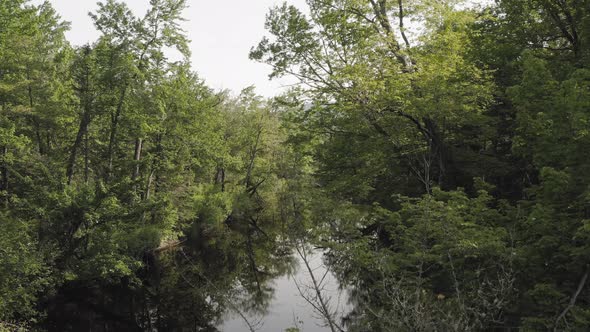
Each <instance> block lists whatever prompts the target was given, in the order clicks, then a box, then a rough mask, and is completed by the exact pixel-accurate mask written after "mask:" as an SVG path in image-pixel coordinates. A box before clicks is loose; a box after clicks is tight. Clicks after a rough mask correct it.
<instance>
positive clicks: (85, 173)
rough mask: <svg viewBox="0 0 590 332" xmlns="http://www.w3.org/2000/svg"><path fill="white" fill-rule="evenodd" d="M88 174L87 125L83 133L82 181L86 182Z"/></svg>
mask: <svg viewBox="0 0 590 332" xmlns="http://www.w3.org/2000/svg"><path fill="white" fill-rule="evenodd" d="M89 175H90V159H89V157H88V127H86V132H85V133H84V183H86V184H88V177H89Z"/></svg>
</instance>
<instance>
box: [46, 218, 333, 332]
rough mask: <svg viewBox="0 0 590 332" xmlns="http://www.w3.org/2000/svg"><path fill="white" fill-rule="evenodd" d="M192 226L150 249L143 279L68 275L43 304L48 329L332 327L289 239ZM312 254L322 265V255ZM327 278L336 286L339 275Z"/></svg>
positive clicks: (189, 329)
mask: <svg viewBox="0 0 590 332" xmlns="http://www.w3.org/2000/svg"><path fill="white" fill-rule="evenodd" d="M187 233H188V235H187V236H186V238H185V239H184V240H182V241H177V242H172V243H167V244H165V245H163V246H161V247H160V248H159V249H157V250H155V251H152V252H149V253H146V254H145V257H144V267H143V270H142V271H141V273H140V274H139V275H138V277H137V278H122V279H121V280H113V282H112V283H105V282H104V281H102V282H99V281H95V282H93V281H85V282H74V281H72V282H65V283H64V284H63V286H62V287H60V288H59V290H58V291H57V293H56V294H54V295H52V296H51V297H50V298H49V299H48V300H47V301H46V302H45V303H44V304H43V305H44V308H43V309H45V310H46V312H47V319H46V320H45V323H44V324H43V325H44V326H43V328H45V329H47V330H49V331H105V332H106V331H225V332H232V331H248V330H257V331H284V330H285V329H287V328H289V327H295V326H298V327H305V331H312V332H313V331H326V329H325V328H322V327H320V325H321V320H319V318H320V317H318V316H317V315H316V314H314V311H313V308H311V307H310V306H309V304H308V303H306V302H305V301H304V300H303V299H302V298H301V294H299V291H298V288H297V286H298V285H299V286H301V287H306V286H304V285H305V284H306V282H307V279H306V278H307V277H306V275H305V269H302V268H301V267H300V265H301V260H300V259H299V258H298V257H297V256H296V255H294V254H293V249H292V247H290V245H289V241H288V240H284V241H282V240H277V238H280V237H273V238H271V237H270V236H268V235H267V234H264V233H263V232H261V231H257V230H255V229H250V228H248V229H247V230H245V231H243V230H235V229H231V227H218V228H213V227H212V228H207V227H199V228H198V229H193V230H191V232H187ZM313 260H314V263H313V264H316V265H318V266H320V265H322V264H321V254H315V255H313ZM330 278H331V276H330ZM330 278H328V279H330ZM97 280H99V279H98V278H97ZM294 280H298V281H299V284H296V283H295V282H294ZM328 281H329V283H330V287H332V288H333V289H334V290H336V289H337V286H336V285H337V283H336V282H335V280H328Z"/></svg>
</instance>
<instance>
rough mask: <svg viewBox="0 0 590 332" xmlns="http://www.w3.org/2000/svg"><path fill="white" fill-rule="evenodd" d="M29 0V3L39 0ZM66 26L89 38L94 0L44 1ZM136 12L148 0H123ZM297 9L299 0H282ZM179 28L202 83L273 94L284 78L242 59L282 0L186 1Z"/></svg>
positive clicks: (75, 36) (75, 40)
mask: <svg viewBox="0 0 590 332" xmlns="http://www.w3.org/2000/svg"><path fill="white" fill-rule="evenodd" d="M42 2H43V0H34V1H33V3H36V4H38V3H42ZM50 2H51V3H52V4H53V6H54V8H55V9H56V10H57V12H58V13H60V15H61V16H62V18H63V19H64V20H66V21H69V22H71V24H72V28H71V31H70V32H68V34H67V37H68V39H69V40H70V42H71V43H72V44H74V45H82V44H85V43H87V42H92V41H95V40H96V39H97V37H98V33H97V32H96V30H95V29H94V26H93V24H92V21H91V20H90V18H89V17H88V12H90V11H94V10H95V9H96V7H97V6H96V2H97V0H50ZM125 2H126V3H127V5H128V6H129V7H130V8H131V9H132V10H133V11H134V12H135V13H136V14H137V15H138V16H143V14H145V12H146V11H147V8H148V4H149V0H126V1H125ZM288 2H289V3H292V4H295V5H296V6H298V7H300V8H303V7H304V4H305V1H304V0H288ZM187 3H188V5H189V8H187V9H186V11H185V13H184V16H185V17H186V18H187V20H188V21H187V22H185V23H184V29H185V30H186V33H187V35H188V37H189V39H190V40H191V41H192V43H191V51H192V65H193V69H194V70H196V71H197V72H198V73H199V75H200V76H201V77H202V78H204V79H205V80H206V82H207V84H208V85H209V86H211V87H213V88H215V89H231V90H233V91H235V92H239V91H240V90H241V89H243V88H245V87H247V86H249V85H255V86H256V88H257V89H256V91H257V92H258V93H259V94H262V95H264V96H267V97H271V96H274V95H275V94H277V92H279V90H280V89H281V86H284V85H286V84H287V81H278V82H275V81H273V82H269V81H268V74H269V73H270V68H269V67H268V66H266V65H264V64H259V63H255V62H253V61H251V60H249V59H248V52H249V51H250V48H251V47H252V46H255V45H256V44H257V43H258V41H260V39H261V38H262V37H263V36H264V35H265V33H266V32H265V30H264V20H265V16H266V13H267V12H268V10H269V8H270V7H271V6H273V5H275V4H280V3H282V0H187Z"/></svg>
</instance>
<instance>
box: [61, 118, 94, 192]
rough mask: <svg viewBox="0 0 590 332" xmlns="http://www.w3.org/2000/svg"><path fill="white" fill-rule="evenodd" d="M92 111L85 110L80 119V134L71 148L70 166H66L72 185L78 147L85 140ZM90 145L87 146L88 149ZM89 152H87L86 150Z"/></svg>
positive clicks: (69, 182)
mask: <svg viewBox="0 0 590 332" xmlns="http://www.w3.org/2000/svg"><path fill="white" fill-rule="evenodd" d="M89 113H90V112H89V111H88V110H85V111H84V114H83V115H82V119H80V126H79V127H78V134H76V140H75V141H74V144H73V145H72V149H71V150H70V158H69V161H68V166H67V168H66V176H67V178H68V185H70V184H71V183H72V178H73V176H74V168H75V166H76V157H77V156H78V149H79V148H80V146H81V145H82V143H83V141H84V136H85V135H86V132H87V131H88V125H89V124H90V114H89ZM85 145H87V142H86V143H85ZM87 148H88V147H87V146H86V149H87ZM86 154H87V152H86ZM85 162H86V172H87V169H88V160H87V157H86V160H85ZM87 176H88V175H87V174H85V177H86V178H87Z"/></svg>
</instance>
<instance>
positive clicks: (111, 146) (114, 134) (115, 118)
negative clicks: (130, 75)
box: [106, 84, 128, 181]
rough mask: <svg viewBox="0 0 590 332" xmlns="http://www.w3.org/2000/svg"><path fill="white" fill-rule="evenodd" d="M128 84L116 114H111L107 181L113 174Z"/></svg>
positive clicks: (123, 91)
mask: <svg viewBox="0 0 590 332" xmlns="http://www.w3.org/2000/svg"><path fill="white" fill-rule="evenodd" d="M127 85H128V84H125V86H123V90H122V91H121V97H120V98H119V103H118V104H117V109H116V111H115V114H112V115H111V133H110V137H109V147H108V150H107V159H108V166H107V174H106V175H107V181H108V180H110V178H111V176H112V174H113V153H114V149H115V144H116V139H117V127H118V125H119V118H120V117H121V113H122V111H123V103H124V102H125V95H126V93H127Z"/></svg>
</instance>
